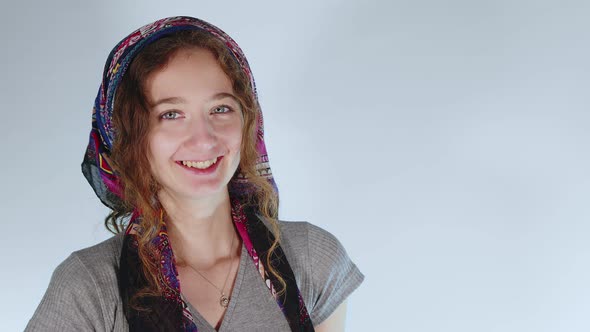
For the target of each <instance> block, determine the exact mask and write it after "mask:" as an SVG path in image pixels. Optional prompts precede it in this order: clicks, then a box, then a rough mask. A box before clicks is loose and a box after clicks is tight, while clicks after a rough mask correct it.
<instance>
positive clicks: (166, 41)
mask: <svg viewBox="0 0 590 332" xmlns="http://www.w3.org/2000/svg"><path fill="white" fill-rule="evenodd" d="M193 48H202V49H207V50H209V51H211V53H213V55H214V56H215V58H216V59H217V62H218V63H219V65H220V66H221V68H222V69H223V71H224V72H225V74H226V75H227V76H228V77H229V79H230V80H231V82H232V86H233V90H234V93H235V94H236V96H237V98H238V100H239V101H240V103H241V108H242V113H243V117H244V127H243V129H244V130H243V133H242V145H241V151H240V164H239V167H238V171H237V172H236V174H237V173H238V172H239V173H241V174H243V175H244V176H245V177H246V178H247V179H248V182H249V184H250V186H251V187H252V190H251V191H252V195H251V197H250V198H251V199H250V200H249V201H250V202H255V204H256V205H257V209H258V211H259V212H260V214H261V215H262V217H263V218H264V219H266V220H267V221H268V222H269V224H270V226H271V231H272V232H273V234H274V236H275V240H274V242H273V243H272V245H271V247H270V250H269V251H268V252H267V253H260V254H262V255H264V256H266V262H267V264H266V266H267V267H268V270H269V272H270V273H272V274H273V275H275V276H276V277H277V279H278V280H279V282H280V283H281V287H280V288H279V294H282V293H283V292H284V289H285V286H286V284H285V281H284V279H283V278H282V277H281V276H280V275H279V274H278V272H277V271H276V270H275V269H274V268H273V266H272V264H271V262H272V260H271V256H272V253H273V251H274V250H275V249H276V248H277V246H278V244H279V238H280V232H279V228H278V224H277V213H278V199H277V195H276V192H275V190H274V188H273V186H272V185H271V184H270V183H269V182H268V181H267V179H265V178H264V177H261V176H260V175H259V174H258V172H257V171H256V159H257V157H258V154H257V151H256V139H257V132H256V131H257V128H256V124H257V122H258V121H259V118H258V117H259V109H258V107H259V106H258V103H257V101H256V99H255V96H254V92H253V91H252V87H251V85H250V82H249V78H248V77H247V75H246V74H245V73H244V71H243V70H242V69H241V67H240V66H239V64H238V63H237V62H236V60H235V59H234V58H233V56H232V54H231V53H230V51H229V50H228V48H227V47H226V46H225V45H224V44H223V42H222V41H220V40H218V39H217V38H215V37H214V36H213V35H211V34H209V33H208V32H205V31H200V30H186V31H179V32H175V33H173V34H170V35H167V36H164V37H162V38H160V39H158V40H157V41H155V42H153V43H151V44H149V45H147V46H146V47H145V48H144V49H143V50H142V51H141V52H140V53H139V54H138V55H137V56H136V57H135V58H134V59H133V61H132V62H131V64H130V66H129V69H128V70H127V72H126V73H125V75H124V77H123V78H122V80H121V83H120V86H119V87H118V89H117V91H116V95H115V105H114V109H113V123H114V127H115V130H116V137H115V140H114V143H113V149H112V151H111V156H110V158H111V165H112V166H113V169H114V170H115V171H116V172H117V173H118V175H119V176H120V179H121V185H122V187H123V199H120V200H118V201H117V202H116V204H115V208H114V209H113V211H112V212H111V213H110V214H109V215H108V216H107V217H106V219H105V226H106V227H107V229H108V230H110V231H111V232H113V233H120V232H122V231H123V230H124V229H125V228H126V226H127V225H128V223H129V220H130V218H131V215H132V213H133V211H134V210H135V209H137V210H138V211H139V212H140V214H141V219H140V227H141V229H142V232H141V233H140V236H138V254H139V257H140V259H141V262H142V266H143V274H144V276H145V279H146V280H147V281H148V287H147V288H146V289H143V290H142V291H140V292H139V293H138V294H136V296H135V297H134V298H135V300H137V299H139V298H141V297H145V296H159V295H160V294H161V289H160V284H159V282H158V280H159V278H160V277H161V276H160V271H159V268H158V266H157V265H156V264H155V262H154V259H153V257H152V253H153V250H152V248H151V242H152V240H153V239H154V238H155V237H156V236H157V234H158V231H159V226H158V225H159V222H160V214H159V211H160V210H161V209H162V206H161V205H160V203H159V202H158V201H157V199H156V193H157V191H158V189H159V188H160V185H159V184H158V182H157V181H156V179H155V177H154V175H153V174H152V173H151V169H150V163H149V161H148V151H149V150H148V148H149V146H148V134H149V132H150V121H149V116H148V115H149V111H150V109H149V104H148V99H147V96H146V92H145V85H146V80H147V79H148V77H149V76H150V75H152V74H153V73H154V72H156V71H158V70H160V69H161V68H163V67H164V66H165V65H166V64H167V63H168V61H169V60H170V58H171V57H172V56H173V55H174V54H176V52H178V51H179V50H183V49H193ZM234 176H236V175H234ZM261 257H263V256H261ZM133 302H134V303H138V302H137V301H133ZM138 309H141V308H138Z"/></svg>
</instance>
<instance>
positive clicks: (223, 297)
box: [186, 236, 236, 308]
mask: <svg viewBox="0 0 590 332" xmlns="http://www.w3.org/2000/svg"><path fill="white" fill-rule="evenodd" d="M235 239H236V237H235V236H234V237H232V240H231V245H230V247H229V255H228V257H229V258H230V264H229V270H228V271H227V275H226V276H225V281H224V282H223V287H222V288H221V289H219V287H217V285H215V284H214V283H212V282H211V280H209V279H207V277H205V276H204V275H203V274H202V273H201V272H199V271H198V270H197V269H195V268H194V267H193V266H192V265H190V264H188V263H186V265H187V266H188V267H190V269H191V270H193V271H195V272H197V273H198V274H199V275H200V276H201V277H202V278H203V279H205V280H206V281H207V282H208V283H210V284H211V285H212V286H213V287H215V289H217V290H218V291H219V294H220V295H221V296H220V297H219V305H221V306H222V307H224V308H227V306H228V305H229V297H228V296H227V295H225V293H224V292H223V290H224V289H225V285H226V284H227V279H229V275H230V273H231V271H232V270H233V269H232V267H233V265H234V264H233V261H232V259H231V258H232V249H233V248H234V241H235Z"/></svg>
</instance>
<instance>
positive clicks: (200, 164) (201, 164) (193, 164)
mask: <svg viewBox="0 0 590 332" xmlns="http://www.w3.org/2000/svg"><path fill="white" fill-rule="evenodd" d="M217 161H218V158H217V157H215V158H213V159H210V160H205V161H192V160H183V161H180V162H179V163H181V164H182V165H184V166H186V167H189V168H196V169H207V168H209V167H211V165H214V164H215V163H217Z"/></svg>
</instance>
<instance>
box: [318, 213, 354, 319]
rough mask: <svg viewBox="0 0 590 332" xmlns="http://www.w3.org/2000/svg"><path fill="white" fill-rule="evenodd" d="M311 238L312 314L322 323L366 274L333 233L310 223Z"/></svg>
mask: <svg viewBox="0 0 590 332" xmlns="http://www.w3.org/2000/svg"><path fill="white" fill-rule="evenodd" d="M308 241H309V242H308V246H309V264H310V270H311V275H312V284H313V295H312V298H313V304H312V309H311V313H310V316H311V321H312V322H313V323H314V325H318V324H320V323H321V322H323V321H324V320H326V318H328V317H329V316H330V315H331V314H332V313H333V312H334V310H336V308H337V307H338V306H339V305H340V304H341V303H342V302H344V300H346V298H347V297H348V296H349V295H350V293H352V292H353V291H354V290H355V289H356V288H357V287H358V286H359V285H360V284H361V283H362V282H363V280H364V275H363V274H362V273H361V272H360V271H359V269H358V268H357V266H356V265H355V264H354V263H353V262H352V261H351V260H350V257H348V254H347V253H346V250H345V249H344V247H343V246H342V244H341V243H340V241H338V239H336V237H335V236H334V235H332V234H331V233H329V232H327V231H325V230H323V229H321V228H320V227H317V226H314V225H312V224H309V230H308Z"/></svg>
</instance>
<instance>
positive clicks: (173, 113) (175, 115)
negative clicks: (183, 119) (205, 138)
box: [160, 111, 180, 120]
mask: <svg viewBox="0 0 590 332" xmlns="http://www.w3.org/2000/svg"><path fill="white" fill-rule="evenodd" d="M179 116H180V114H178V112H176V111H170V112H166V113H164V114H162V115H161V116H160V118H161V119H163V120H173V119H176V118H178V117H179Z"/></svg>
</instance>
